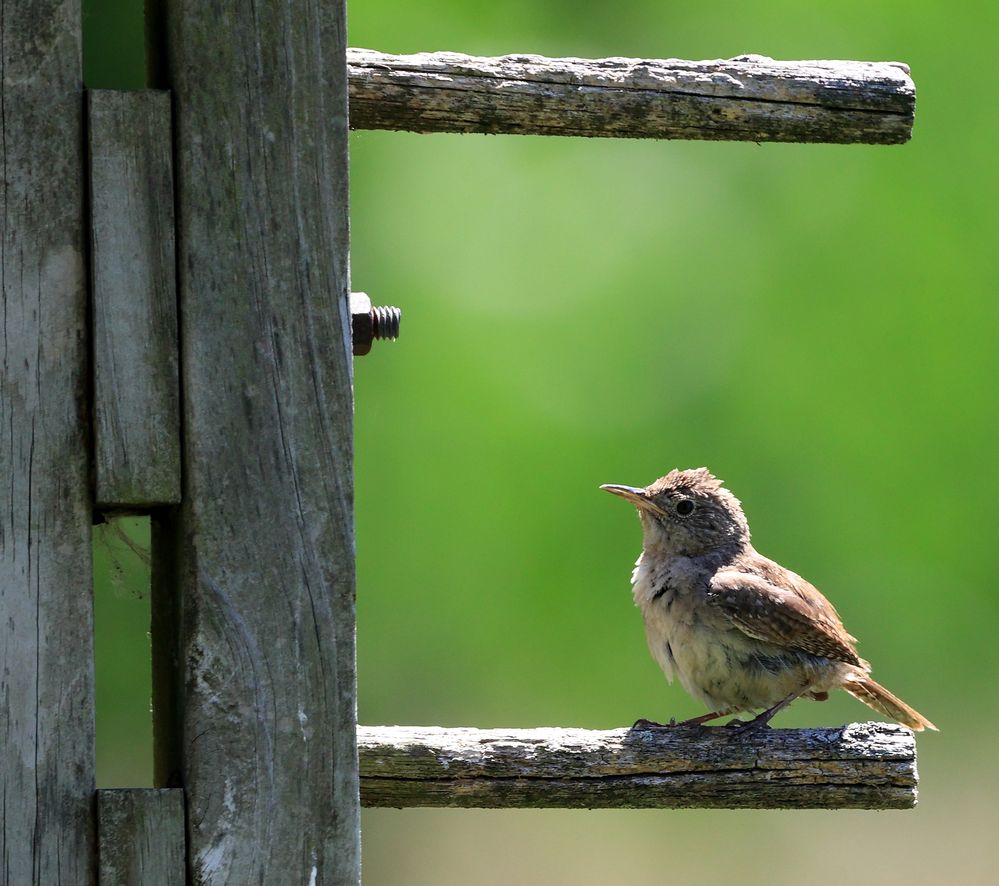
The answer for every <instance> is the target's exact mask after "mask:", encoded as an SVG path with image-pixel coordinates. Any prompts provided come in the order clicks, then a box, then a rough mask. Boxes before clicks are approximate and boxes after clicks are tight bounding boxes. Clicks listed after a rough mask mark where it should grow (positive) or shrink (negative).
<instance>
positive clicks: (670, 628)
mask: <svg viewBox="0 0 999 886" xmlns="http://www.w3.org/2000/svg"><path fill="white" fill-rule="evenodd" d="M600 488H601V489H605V490H606V491H608V492H612V493H614V494H615V495H619V496H621V497H622V498H626V499H628V500H629V501H630V502H632V503H633V504H634V505H635V506H636V507H637V508H638V514H639V517H640V518H641V522H642V533H643V550H642V555H641V557H639V559H638V563H637V564H636V566H635V571H634V573H633V576H632V584H633V586H634V588H633V590H634V596H635V603H636V605H637V606H638V607H639V609H640V610H641V611H642V616H643V619H644V621H645V631H646V638H647V640H648V643H649V650H650V651H651V652H652V656H653V658H655V659H656V661H658V662H659V664H660V666H661V667H662V669H663V671H664V673H665V674H666V677H667V679H668V680H670V681H671V682H672V680H673V677H674V676H676V677H677V678H679V680H680V682H681V684H682V685H683V687H684V688H685V689H686V690H687V691H688V692H689V693H690V694H691V695H692V696H694V697H695V698H697V699H699V700H701V701H702V702H703V703H704V704H706V705H707V706H708V708H709V709H710V711H711V713H709V714H705V715H703V716H700V717H695V718H693V719H692V720H688V721H686V723H687V724H695V723H697V724H699V723H705V722H707V721H708V720H713V719H715V718H717V717H722V716H727V715H729V714H735V713H739V712H743V711H756V710H761V709H762V713H761V714H760V715H759V716H757V717H756V718H755V719H754V720H751V721H749V724H752V725H764V724H766V723H767V722H768V721H769V720H770V718H771V717H773V716H774V714H776V713H777V712H778V711H780V710H782V709H783V708H784V707H786V706H787V705H788V704H790V703H791V702H792V701H794V700H795V699H796V698H799V697H800V696H802V695H806V696H809V697H811V698H814V699H816V700H819V701H824V700H825V699H826V698H827V697H828V693H829V691H830V690H832V689H835V688H837V687H838V688H842V689H845V690H846V691H847V692H849V693H850V694H851V695H853V696H855V697H856V698H858V699H860V700H861V701H862V702H864V704H866V705H868V706H869V707H871V708H873V709H874V710H875V711H878V712H879V713H881V714H884V715H885V716H887V717H890V718H891V719H893V720H896V721H898V722H899V723H903V724H905V725H906V726H908V727H910V728H911V729H914V730H917V731H918V730H921V729H927V728H928V729H936V727H935V726H934V725H933V724H932V723H931V722H930V721H929V720H927V719H926V718H925V717H924V716H922V714H920V713H918V712H917V711H915V710H914V709H913V708H911V707H909V706H908V705H907V704H906V703H905V702H903V701H902V700H901V699H899V698H897V697H896V696H895V695H893V694H892V693H891V692H889V691H888V690H887V689H885V688H884V687H883V686H881V685H880V684H879V683H877V682H875V681H874V680H873V679H872V678H871V676H870V670H871V666H870V665H869V664H868V663H867V662H866V661H864V660H863V659H862V658H860V657H859V656H858V655H857V650H856V648H855V646H854V644H855V643H856V638H855V637H852V636H851V635H850V634H848V633H847V632H846V629H845V628H844V627H843V623H842V621H840V618H839V615H838V614H837V612H836V610H835V609H834V608H833V606H832V604H831V603H830V602H829V601H828V600H827V599H826V598H825V597H824V596H822V594H821V593H820V592H819V591H818V590H817V589H816V588H815V587H813V586H812V585H811V584H809V583H808V582H807V581H805V580H804V579H803V578H802V577H801V576H799V575H796V574H795V573H793V572H791V571H790V570H789V569H785V568H784V567H783V566H781V565H780V564H779V563H775V562H774V561H773V560H770V559H768V558H766V557H764V556H763V555H762V554H760V553H758V552H757V551H756V550H755V548H753V546H752V544H751V543H750V533H749V525H748V523H747V522H746V518H745V515H744V514H743V512H742V506H741V505H740V504H739V501H738V499H736V498H735V496H733V495H732V493H730V492H729V491H728V490H727V489H725V487H724V486H723V485H722V483H721V481H719V480H718V479H717V478H716V477H714V476H713V475H712V474H711V472H710V471H708V469H707V468H697V469H696V470H687V471H670V473H668V474H667V475H666V476H665V477H661V478H660V479H658V480H656V481H655V482H654V483H652V484H651V485H649V486H647V487H645V488H644V489H640V488H635V487H631V486H616V485H606V486H601V487H600ZM749 724H747V725H749Z"/></svg>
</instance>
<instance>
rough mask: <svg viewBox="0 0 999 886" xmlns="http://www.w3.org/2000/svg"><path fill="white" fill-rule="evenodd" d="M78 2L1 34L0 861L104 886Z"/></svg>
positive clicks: (47, 8) (14, 873)
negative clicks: (100, 872) (97, 828)
mask: <svg viewBox="0 0 999 886" xmlns="http://www.w3.org/2000/svg"><path fill="white" fill-rule="evenodd" d="M79 10H80V6H79V2H77V0H50V2H47V3H37V2H35V0H4V3H3V13H2V23H0V289H2V299H3V303H2V308H0V500H2V501H3V507H0V613H2V616H0V797H2V798H3V800H2V811H0V859H2V869H0V870H2V874H0V876H2V880H3V882H4V883H9V884H11V886H13V884H18V886H21V884H39V886H52V884H67V886H69V884H72V886H79V884H84V886H86V884H91V883H93V880H94V873H95V870H94V852H93V849H94V828H93V814H92V807H93V790H94V677H93V654H92V653H93V629H92V625H93V615H92V594H91V581H92V579H91V575H92V573H91V563H90V521H91V495H90V489H89V477H88V461H89V457H88V451H89V445H88V444H89V441H88V425H89V419H88V416H87V411H86V395H87V313H86V288H85V280H86V277H85V266H84V242H85V239H84V205H83V192H84V181H85V176H84V163H83V93H82V82H81V68H80V11H79Z"/></svg>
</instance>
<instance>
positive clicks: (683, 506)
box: [676, 498, 694, 517]
mask: <svg viewBox="0 0 999 886" xmlns="http://www.w3.org/2000/svg"><path fill="white" fill-rule="evenodd" d="M676 512H677V513H678V514H679V515H680V516H681V517H688V516H690V515H691V514H692V513H694V503H693V502H692V501H691V500H690V499H689V498H683V499H680V501H678V502H677V503H676Z"/></svg>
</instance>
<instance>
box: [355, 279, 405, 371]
mask: <svg viewBox="0 0 999 886" xmlns="http://www.w3.org/2000/svg"><path fill="white" fill-rule="evenodd" d="M401 320H402V311H400V310H399V308H393V307H387V306H378V307H372V305H371V299H370V298H369V297H368V295H367V293H365V292H352V293H351V294H350V321H351V323H350V325H351V334H352V336H353V341H352V345H353V347H352V350H353V353H354V356H355V357H363V356H364V355H365V354H367V353H368V351H370V350H371V343H372V342H373V341H374V340H375V339H390V340H394V339H397V338H398V337H399V324H400V322H401Z"/></svg>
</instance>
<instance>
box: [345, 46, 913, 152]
mask: <svg viewBox="0 0 999 886" xmlns="http://www.w3.org/2000/svg"><path fill="white" fill-rule="evenodd" d="M347 75H348V80H349V88H350V125H351V127H352V128H354V129H403V130H409V131H412V132H481V133H518V134H525V135H579V136H604V137H615V138H657V139H673V138H682V139H715V140H719V139H720V140H729V141H755V142H764V141H774V142H831V143H838V144H845V143H851V142H857V143H864V144H901V143H902V142H906V141H908V140H909V138H910V137H911V136H912V122H913V117H914V114H915V104H916V88H915V85H914V84H913V82H912V79H911V78H910V77H909V68H908V66H907V65H904V64H902V63H901V62H856V61H775V60H774V59H772V58H766V57H765V56H760V55H742V56H738V57H737V58H734V59H727V60H725V59H722V60H715V61H682V60H678V59H634V58H604V59H580V58H545V57H543V56H539V55H508V56H503V57H501V58H476V57H474V56H469V55H462V54H460V53H456V52H436V53H419V54H417V55H388V54H385V53H381V52H375V51H373V50H370V49H348V50H347Z"/></svg>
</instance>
